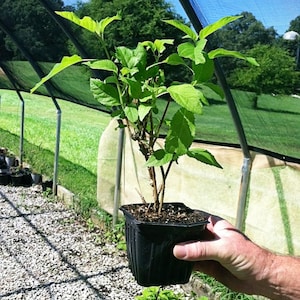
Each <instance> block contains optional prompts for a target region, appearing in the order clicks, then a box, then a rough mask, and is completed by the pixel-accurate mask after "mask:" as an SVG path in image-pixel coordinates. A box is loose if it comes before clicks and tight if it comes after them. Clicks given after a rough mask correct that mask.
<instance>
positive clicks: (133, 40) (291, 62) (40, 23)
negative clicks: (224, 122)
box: [0, 0, 300, 94]
mask: <svg viewBox="0 0 300 300" xmlns="http://www.w3.org/2000/svg"><path fill="white" fill-rule="evenodd" d="M41 2H43V1H42V0H2V2H1V4H0V20H1V23H4V24H5V25H6V26H7V27H8V28H9V30H10V31H11V32H12V34H13V35H14V36H15V37H17V38H18V40H20V41H21V43H22V45H23V46H24V47H25V48H26V49H28V50H29V51H30V53H31V55H32V56H33V57H34V58H35V60H37V61H50V62H58V61H60V60H61V58H62V56H64V55H71V54H74V53H77V52H78V51H77V49H76V48H75V47H74V45H73V44H72V43H71V42H70V40H69V39H68V38H67V36H66V35H65V34H63V32H62V30H61V28H60V27H59V25H58V24H57V23H56V22H55V21H54V19H53V18H51V16H50V15H49V13H48V12H47V11H46V9H45V8H44V7H43V6H42V5H41ZM47 2H48V4H49V5H50V6H51V7H52V8H53V9H54V10H69V11H74V12H75V13H76V14H77V15H78V16H79V17H83V16H85V15H89V16H91V17H92V18H94V19H97V20H101V19H103V18H105V17H107V16H113V15H115V14H116V13H117V12H120V14H121V15H122V22H116V24H113V25H112V26H110V30H109V31H108V32H107V36H106V39H107V40H108V43H109V47H110V49H111V50H113V48H114V47H115V46H119V45H126V46H128V47H134V46H135V45H136V44H137V42H139V41H144V40H150V41H152V40H154V39H159V38H171V37H172V38H175V45H174V47H176V42H179V40H180V39H181V33H180V32H179V31H178V30H177V29H176V28H173V27H172V26H165V25H164V23H163V22H161V20H162V19H177V20H181V21H183V22H185V23H186V20H184V19H183V18H182V17H181V16H180V15H178V14H177V13H176V12H175V10H174V8H173V7H172V5H171V4H170V3H169V2H167V1H165V0H143V1H137V0H112V1H105V0H90V1H89V2H87V3H83V2H80V1H79V2H77V5H76V6H66V5H65V4H64V2H63V1H62V0H48V1H47ZM241 15H243V18H240V19H238V20H237V21H235V22H234V23H232V24H230V25H229V26H226V27H224V28H223V29H221V30H220V31H217V32H216V33H215V34H214V36H213V37H212V39H211V40H210V43H211V46H212V47H214V48H215V47H223V48H226V49H232V50H238V51H240V52H243V53H245V54H247V55H249V56H253V57H255V58H256V59H257V61H258V62H259V63H260V67H258V68H257V67H249V65H246V64H243V63H242V62H240V61H238V60H236V61H235V60H233V59H231V58H229V59H222V61H221V65H222V67H223V70H224V72H225V75H226V78H227V79H228V82H229V84H230V86H231V87H233V88H239V89H245V90H248V91H253V92H255V93H257V94H260V93H284V94H288V93H293V92H296V91H297V89H299V86H300V72H299V70H296V61H295V58H296V50H297V44H296V43H297V41H285V40H284V39H283V38H282V36H280V35H278V34H277V32H276V31H275V29H274V28H273V27H271V28H265V27H264V25H263V24H262V23H261V22H260V21H258V20H256V18H255V17H254V16H253V15H252V14H251V13H249V12H241ZM68 26H71V25H70V24H68ZM71 30H72V31H73V33H74V35H75V36H76V38H77V39H78V41H79V43H81V45H83V47H84V48H85V50H86V52H87V53H88V55H89V56H90V57H95V58H101V57H104V53H103V50H102V49H101V47H99V44H98V43H96V40H95V39H94V37H92V36H91V35H90V34H89V33H86V32H85V31H82V30H81V29H80V28H79V27H76V26H71ZM288 30H294V31H296V32H300V16H299V17H297V18H296V19H295V20H292V21H291V23H290V27H289V28H287V31H288ZM0 55H1V60H23V59H24V55H23V53H22V52H20V50H19V49H18V47H17V46H16V45H15V44H14V42H13V41H12V39H11V37H9V36H7V35H6V34H5V32H4V31H3V30H1V29H0ZM178 76H186V75H185V74H184V71H180V72H178Z"/></svg>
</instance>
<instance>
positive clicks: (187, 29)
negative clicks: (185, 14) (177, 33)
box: [163, 20, 198, 41]
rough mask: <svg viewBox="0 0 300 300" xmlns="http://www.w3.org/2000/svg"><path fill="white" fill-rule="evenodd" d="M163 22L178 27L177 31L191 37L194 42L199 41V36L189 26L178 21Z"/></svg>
mask: <svg viewBox="0 0 300 300" xmlns="http://www.w3.org/2000/svg"><path fill="white" fill-rule="evenodd" d="M163 22H165V23H167V24H170V25H172V26H174V27H176V28H177V29H179V30H181V31H182V32H184V33H185V34H186V35H187V36H188V37H190V38H191V39H192V40H193V41H197V40H198V35H197V34H196V32H194V30H192V29H191V28H190V27H189V26H187V25H185V24H183V23H181V22H179V21H177V20H163Z"/></svg>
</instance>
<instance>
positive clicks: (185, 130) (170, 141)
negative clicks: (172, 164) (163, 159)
mask: <svg viewBox="0 0 300 300" xmlns="http://www.w3.org/2000/svg"><path fill="white" fill-rule="evenodd" d="M195 131H196V126H195V117H194V114H193V113H191V112H189V111H188V110H186V109H184V108H181V109H179V110H178V111H177V112H176V113H175V115H174V116H173V118H172V120H171V123H170V129H169V131H168V134H167V137H166V143H165V149H166V151H167V152H169V153H176V154H177V156H180V155H184V154H186V153H187V151H188V148H189V147H190V146H191V144H192V142H193V140H194V137H195Z"/></svg>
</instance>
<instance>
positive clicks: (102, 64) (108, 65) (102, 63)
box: [84, 59, 118, 74]
mask: <svg viewBox="0 0 300 300" xmlns="http://www.w3.org/2000/svg"><path fill="white" fill-rule="evenodd" d="M84 64H85V65H87V66H88V67H90V68H91V69H98V70H105V71H112V72H114V73H116V74H117V73H118V67H117V65H116V64H115V63H114V62H112V61H111V60H109V59H102V60H95V61H89V62H86V63H84Z"/></svg>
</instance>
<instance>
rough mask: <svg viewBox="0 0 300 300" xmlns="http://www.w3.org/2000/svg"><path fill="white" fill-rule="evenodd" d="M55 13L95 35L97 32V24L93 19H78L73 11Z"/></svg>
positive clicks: (86, 17)
mask: <svg viewBox="0 0 300 300" xmlns="http://www.w3.org/2000/svg"><path fill="white" fill-rule="evenodd" d="M55 13H56V14H58V15H59V16H61V17H63V18H65V19H67V20H69V21H71V22H73V23H75V24H76V25H78V26H80V27H82V28H84V29H87V30H89V31H91V32H93V33H95V32H96V30H97V22H96V21H94V20H93V19H92V18H91V17H88V16H85V17H83V18H82V19H81V18H79V17H77V16H76V14H75V13H74V12H71V11H56V12H55Z"/></svg>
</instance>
